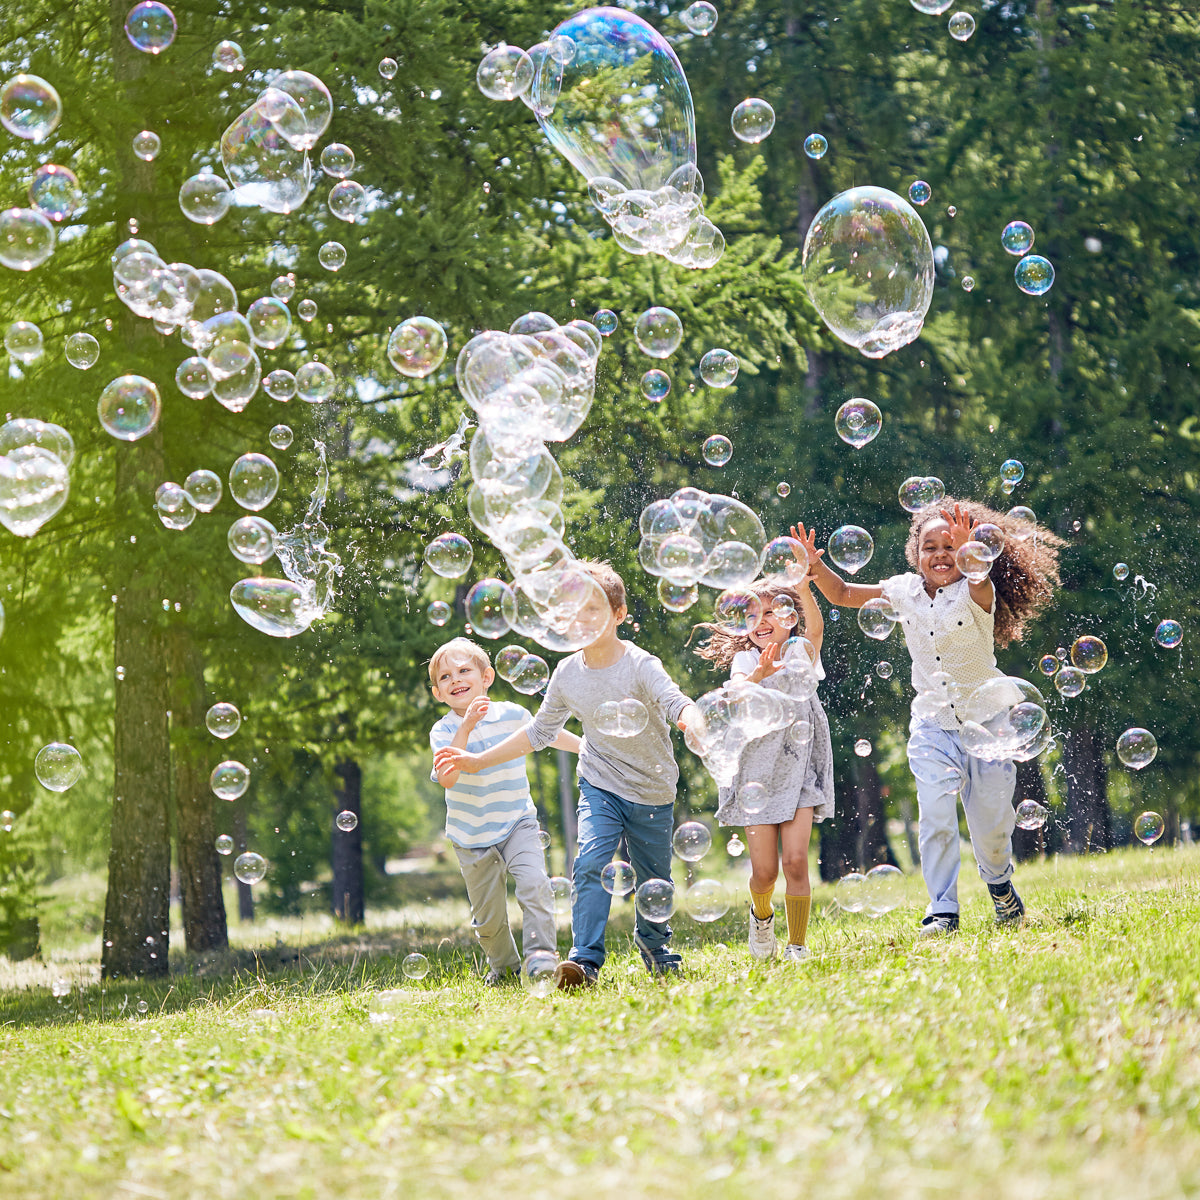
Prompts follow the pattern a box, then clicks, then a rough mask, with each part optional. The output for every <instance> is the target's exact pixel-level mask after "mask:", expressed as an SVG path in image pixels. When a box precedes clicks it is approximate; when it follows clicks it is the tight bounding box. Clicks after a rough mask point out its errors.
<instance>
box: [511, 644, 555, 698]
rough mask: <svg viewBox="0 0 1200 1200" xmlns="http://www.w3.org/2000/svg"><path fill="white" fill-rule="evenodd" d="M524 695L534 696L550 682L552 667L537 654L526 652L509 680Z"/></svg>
mask: <svg viewBox="0 0 1200 1200" xmlns="http://www.w3.org/2000/svg"><path fill="white" fill-rule="evenodd" d="M508 682H509V683H510V684H512V686H513V688H514V690H516V691H518V692H520V693H521V694H522V695H523V696H534V695H536V694H537V693H538V692H540V691H541V690H542V689H543V688H544V687H545V686H546V684H547V683H549V682H550V667H549V666H548V665H547V663H546V660H545V659H544V658H542V657H541V656H540V655H537V654H524V655H522V656H521V661H520V662H518V663H517V665H516V668H515V670H514V671H513V673H512V677H511V678H510V679H509V681H508Z"/></svg>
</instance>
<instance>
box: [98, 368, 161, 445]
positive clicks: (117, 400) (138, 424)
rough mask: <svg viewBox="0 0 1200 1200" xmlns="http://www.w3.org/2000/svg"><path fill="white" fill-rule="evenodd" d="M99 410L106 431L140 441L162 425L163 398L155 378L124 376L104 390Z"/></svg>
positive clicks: (118, 436)
mask: <svg viewBox="0 0 1200 1200" xmlns="http://www.w3.org/2000/svg"><path fill="white" fill-rule="evenodd" d="M96 411H97V413H98V415H99V417H100V424H101V425H103V426H104V428H105V431H106V432H108V433H110V434H112V436H113V437H115V438H117V439H118V440H120V441H122V442H136V441H137V440H138V438H143V437H145V436H146V434H148V433H149V432H150V431H151V430H152V429H153V428H154V427H155V426H156V425H157V424H158V417H159V413H160V412H161V411H162V401H161V400H160V399H159V395H158V388H157V387H156V386H155V384H154V382H153V381H152V380H149V379H146V378H145V377H144V376H142V375H120V376H118V377H117V378H116V379H114V380H113V381H112V383H110V384H109V385H108V387H106V388H105V389H104V391H103V392H101V393H100V400H99V403H98V404H97V405H96Z"/></svg>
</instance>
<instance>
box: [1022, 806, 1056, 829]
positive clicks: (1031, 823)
mask: <svg viewBox="0 0 1200 1200" xmlns="http://www.w3.org/2000/svg"><path fill="white" fill-rule="evenodd" d="M1049 817H1050V812H1049V810H1048V809H1047V808H1046V807H1045V806H1044V805H1041V804H1039V803H1038V802H1037V801H1036V800H1022V801H1021V803H1020V804H1018V805H1017V828H1018V829H1041V828H1042V826H1043V825H1045V824H1046V821H1047V820H1048V819H1049Z"/></svg>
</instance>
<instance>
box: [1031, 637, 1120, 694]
mask: <svg viewBox="0 0 1200 1200" xmlns="http://www.w3.org/2000/svg"><path fill="white" fill-rule="evenodd" d="M1068 657H1069V658H1070V662H1068V661H1067V659H1068ZM1107 663H1108V647H1107V646H1106V645H1105V644H1104V642H1102V641H1101V640H1100V638H1098V637H1095V636H1094V635H1093V634H1084V635H1083V636H1082V637H1078V638H1076V639H1075V641H1074V642H1072V643H1071V649H1070V651H1069V652H1068V651H1067V650H1066V649H1065V648H1060V649H1059V650H1058V651H1057V652H1056V653H1054V654H1044V655H1042V657H1041V658H1040V659H1039V660H1038V670H1039V671H1041V673H1042V674H1043V675H1049V676H1051V677H1053V679H1054V689H1055V691H1057V692H1058V694H1059V695H1060V696H1063V697H1066V698H1067V699H1071V698H1072V697H1074V696H1078V695H1079V694H1080V693H1081V692H1082V691H1083V690H1084V689H1085V688H1086V687H1087V677H1088V676H1089V675H1096V674H1098V673H1099V672H1100V671H1102V670H1103V669H1104V667H1105V666H1106V665H1107Z"/></svg>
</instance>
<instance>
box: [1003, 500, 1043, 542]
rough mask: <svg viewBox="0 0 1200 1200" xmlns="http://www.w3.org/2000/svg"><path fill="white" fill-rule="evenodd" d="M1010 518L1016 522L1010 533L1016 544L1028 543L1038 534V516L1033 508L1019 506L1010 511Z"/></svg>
mask: <svg viewBox="0 0 1200 1200" xmlns="http://www.w3.org/2000/svg"><path fill="white" fill-rule="evenodd" d="M1008 517H1009V519H1010V520H1011V521H1013V522H1014V524H1013V526H1012V528H1011V529H1010V530H1009V531H1008V536H1009V537H1011V538H1012V539H1013V541H1015V542H1027V541H1028V540H1029V539H1030V538H1031V537H1033V535H1034V534H1035V533H1036V532H1037V514H1036V513H1035V512H1034V511H1033V509H1032V508H1027V507H1026V506H1025V505H1024V504H1018V505H1017V506H1016V507H1015V508H1010V509H1009V510H1008Z"/></svg>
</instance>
